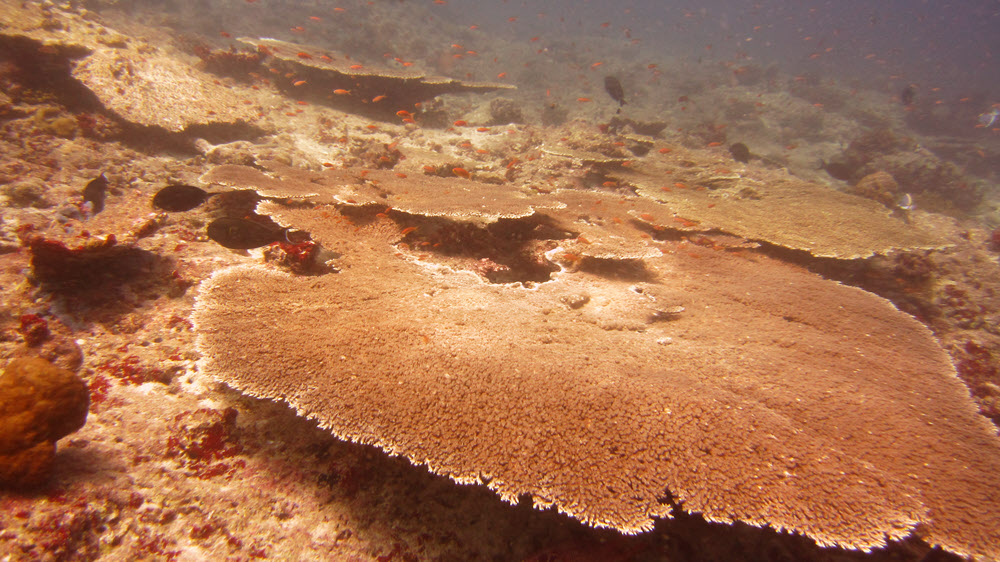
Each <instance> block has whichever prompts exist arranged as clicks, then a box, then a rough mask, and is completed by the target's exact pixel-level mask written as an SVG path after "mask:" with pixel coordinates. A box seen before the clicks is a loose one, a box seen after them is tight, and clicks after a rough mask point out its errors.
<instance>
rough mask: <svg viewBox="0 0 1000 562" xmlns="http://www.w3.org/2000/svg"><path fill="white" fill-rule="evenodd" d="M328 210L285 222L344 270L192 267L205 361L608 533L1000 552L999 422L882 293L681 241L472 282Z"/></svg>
mask: <svg viewBox="0 0 1000 562" xmlns="http://www.w3.org/2000/svg"><path fill="white" fill-rule="evenodd" d="M329 212H330V210H329V209H327V210H325V211H321V210H316V211H308V210H301V209H299V210H296V211H295V213H291V214H289V216H296V217H299V220H300V224H299V226H300V227H301V228H304V229H312V230H311V231H312V234H313V236H314V239H316V240H317V241H318V242H319V243H322V244H324V245H329V246H330V247H336V248H337V249H338V250H339V249H343V250H344V251H345V253H344V257H343V259H342V260H341V262H342V263H339V264H338V265H339V266H341V273H338V274H330V275H326V276H321V277H318V278H299V277H293V276H289V275H287V274H283V273H279V272H276V271H272V270H268V269H267V268H264V267H261V266H256V265H248V266H238V267H234V268H230V269H226V270H223V271H220V272H218V273H216V274H214V275H213V276H212V278H211V279H209V280H208V281H206V282H204V283H203V285H202V287H201V290H200V293H199V296H198V302H197V304H196V311H195V314H194V322H195V324H196V329H197V331H198V340H197V345H198V348H199V350H200V352H201V354H202V359H201V361H200V366H201V368H202V370H203V371H204V372H205V373H208V374H211V375H213V376H215V377H217V378H219V379H220V380H222V381H224V382H226V383H228V384H230V385H232V386H234V387H236V388H238V389H240V390H242V391H243V392H245V393H247V394H250V395H253V396H259V397H265V398H271V399H278V400H284V401H287V402H288V403H289V404H291V405H292V406H293V407H294V408H296V410H297V411H298V412H299V413H300V414H301V415H304V416H308V417H311V418H315V419H317V420H318V421H319V423H320V424H321V425H322V426H323V427H326V428H328V429H329V430H330V431H331V432H332V433H334V434H336V435H337V436H339V437H341V438H343V439H348V440H351V441H356V442H361V443H368V444H374V445H377V446H379V447H381V448H382V449H384V450H385V451H387V452H388V453H390V454H393V455H402V456H404V457H406V458H408V459H410V460H411V461H412V462H414V463H416V464H423V465H426V466H427V467H428V468H429V469H430V470H431V471H433V472H435V473H437V474H442V475H446V476H449V477H450V478H452V479H454V480H456V481H458V482H462V483H483V484H486V485H487V486H489V487H490V488H491V489H492V490H494V491H495V492H496V493H497V494H499V495H500V496H501V497H502V498H503V499H505V500H507V501H509V502H517V501H518V498H519V497H520V496H522V495H524V494H528V495H530V496H531V498H532V499H533V502H534V505H535V506H536V507H550V506H555V507H557V508H558V509H559V510H561V511H563V512H566V513H568V514H570V515H571V516H573V517H575V518H577V519H579V520H581V521H584V522H586V523H588V524H590V525H594V526H602V527H612V528H615V529H618V530H620V531H622V532H624V533H639V532H643V531H647V530H649V529H651V528H652V526H653V523H654V520H655V519H656V518H662V517H670V516H671V514H672V513H673V510H675V509H676V508H677V507H680V508H681V509H683V510H686V511H689V512H693V513H700V514H702V515H703V516H704V517H705V518H707V519H708V520H711V521H719V522H727V523H732V522H735V521H743V522H747V523H750V524H752V525H757V526H771V527H774V528H777V529H783V530H787V531H794V532H798V533H802V534H804V535H806V536H809V537H811V538H812V539H814V540H815V541H816V542H818V543H819V544H821V545H838V546H842V547H847V548H853V549H860V550H870V549H873V548H878V547H881V546H883V545H885V544H886V540H887V539H889V540H895V539H901V538H903V537H906V536H908V535H910V534H911V533H913V532H914V531H915V529H917V527H918V526H919V527H920V529H921V534H922V536H924V537H925V539H926V540H927V541H929V542H930V543H931V544H933V545H940V546H942V547H944V548H946V549H948V550H950V551H953V552H956V553H959V554H963V555H980V556H993V557H995V556H998V555H1000V550H998V549H997V545H998V544H1000V531H998V529H1000V513H998V511H997V510H996V509H994V507H993V505H994V502H993V500H992V498H993V497H994V494H995V490H996V489H997V488H998V487H1000V441H998V439H997V436H996V432H995V429H994V428H993V427H992V426H991V425H990V424H989V422H988V421H987V420H986V419H985V418H983V417H981V416H979V415H978V414H977V412H976V408H975V405H974V404H973V402H972V401H971V399H970V397H969V394H968V391H967V389H966V388H965V387H964V386H963V385H962V383H961V382H960V381H959V380H958V379H957V378H956V376H955V371H954V369H953V367H952V366H951V364H950V362H949V361H948V358H947V356H946V355H945V353H944V352H943V351H942V349H941V348H940V347H939V346H938V344H937V342H936V341H935V339H934V337H933V336H932V335H931V333H930V331H929V330H928V329H927V328H925V327H924V326H922V325H921V324H920V323H918V322H917V321H915V320H914V319H913V318H912V317H910V316H909V315H906V314H904V313H901V312H899V311H898V310H897V309H896V308H894V307H893V306H892V305H891V304H890V303H889V302H887V301H885V300H883V299H881V298H879V297H877V296H874V295H872V294H870V293H867V292H865V291H862V290H859V289H855V288H852V287H847V286H843V285H839V284H837V283H835V282H831V281H827V280H824V279H822V278H820V277H818V276H816V275H813V274H810V273H807V272H805V271H803V270H800V269H798V268H795V267H791V266H789V265H785V264H782V263H780V262H777V261H775V260H772V259H769V258H764V257H762V256H755V257H753V258H747V257H744V256H742V255H739V254H731V253H729V252H719V251H715V250H710V249H707V248H698V247H691V248H690V251H688V252H684V253H676V254H669V255H663V256H659V257H647V258H645V259H644V260H643V262H644V267H645V268H646V275H647V277H648V278H649V279H651V280H650V281H636V280H634V279H633V280H629V279H616V278H614V277H613V276H608V275H600V274H595V273H589V272H587V271H584V270H580V271H573V272H567V271H564V272H562V273H560V274H557V275H556V276H555V278H554V280H553V281H551V282H547V283H541V284H538V285H536V286H534V287H533V288H531V289H526V288H524V287H522V286H521V285H518V284H507V285H491V284H487V283H484V282H483V281H482V280H481V279H479V278H478V277H477V276H475V275H472V274H470V273H469V272H465V271H455V270H452V269H450V268H448V267H440V266H433V265H429V264H426V263H423V262H421V261H419V260H413V259H410V258H409V257H408V256H406V255H403V254H400V253H399V252H397V251H396V249H395V248H393V247H392V246H391V245H390V244H391V242H392V241H393V240H395V239H396V238H397V237H395V236H393V235H391V234H390V233H387V232H386V231H385V229H383V228H381V227H379V226H378V225H377V224H373V225H370V226H367V227H361V226H357V225H354V224H351V223H350V222H349V221H343V220H330V219H329V218H324V217H322V216H321V215H324V214H325V215H326V216H329ZM310 213H312V215H310ZM303 217H304V218H303Z"/></svg>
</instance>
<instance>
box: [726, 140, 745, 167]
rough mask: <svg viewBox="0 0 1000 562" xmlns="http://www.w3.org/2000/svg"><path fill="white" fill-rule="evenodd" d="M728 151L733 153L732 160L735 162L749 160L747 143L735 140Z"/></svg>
mask: <svg viewBox="0 0 1000 562" xmlns="http://www.w3.org/2000/svg"><path fill="white" fill-rule="evenodd" d="M729 153H730V154H732V155H733V160H736V161H737V162H743V163H744V164H745V163H747V162H749V161H750V149H749V148H747V145H745V144H743V143H741V142H737V143H733V144H732V145H730V146H729Z"/></svg>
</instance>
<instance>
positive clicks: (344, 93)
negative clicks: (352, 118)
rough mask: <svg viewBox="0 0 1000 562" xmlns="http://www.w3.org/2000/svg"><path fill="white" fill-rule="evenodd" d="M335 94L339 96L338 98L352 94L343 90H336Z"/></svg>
mask: <svg viewBox="0 0 1000 562" xmlns="http://www.w3.org/2000/svg"><path fill="white" fill-rule="evenodd" d="M333 93H335V94H337V95H338V96H346V95H348V94H350V93H351V91H350V90H345V89H343V88H337V89H336V90H334V91H333Z"/></svg>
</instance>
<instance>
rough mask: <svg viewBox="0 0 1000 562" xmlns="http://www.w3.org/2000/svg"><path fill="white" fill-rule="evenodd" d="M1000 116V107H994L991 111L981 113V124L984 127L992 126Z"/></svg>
mask: <svg viewBox="0 0 1000 562" xmlns="http://www.w3.org/2000/svg"><path fill="white" fill-rule="evenodd" d="M998 118H1000V108H997V107H994V108H993V109H992V110H991V111H987V112H986V113H981V114H980V115H979V124H980V125H981V126H983V127H987V128H989V127H992V126H993V124H994V123H996V122H997V119H998Z"/></svg>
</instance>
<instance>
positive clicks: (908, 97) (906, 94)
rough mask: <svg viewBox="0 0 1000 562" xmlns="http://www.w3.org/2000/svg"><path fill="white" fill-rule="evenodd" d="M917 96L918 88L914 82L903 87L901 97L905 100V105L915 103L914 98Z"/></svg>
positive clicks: (908, 105)
mask: <svg viewBox="0 0 1000 562" xmlns="http://www.w3.org/2000/svg"><path fill="white" fill-rule="evenodd" d="M915 97H917V89H916V88H915V87H914V86H913V84H910V85H909V86H907V87H905V88H903V91H902V93H900V94H899V99H901V100H903V105H905V106H906V107H910V106H911V105H913V99H914V98H915Z"/></svg>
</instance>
